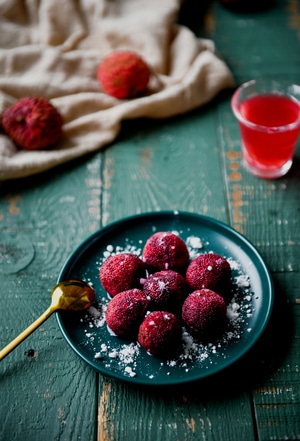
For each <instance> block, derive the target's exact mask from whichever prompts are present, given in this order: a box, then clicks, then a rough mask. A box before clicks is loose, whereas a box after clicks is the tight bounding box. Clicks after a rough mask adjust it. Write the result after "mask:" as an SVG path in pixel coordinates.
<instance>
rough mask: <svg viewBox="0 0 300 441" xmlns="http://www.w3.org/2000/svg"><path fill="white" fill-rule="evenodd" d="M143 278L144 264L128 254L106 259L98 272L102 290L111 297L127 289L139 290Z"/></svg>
mask: <svg viewBox="0 0 300 441" xmlns="http://www.w3.org/2000/svg"><path fill="white" fill-rule="evenodd" d="M145 276H146V270H145V264H144V263H143V261H142V260H141V259H140V258H139V257H138V256H136V255H134V254H130V253H121V254H116V255H114V256H110V257H108V258H107V259H106V260H105V261H104V262H103V264H102V266H101V267H100V272H99V277H100V281H101V283H102V285H103V288H104V289H105V290H106V291H107V292H108V293H109V294H110V295H111V296H112V297H113V296H115V295H116V294H118V293H119V292H122V291H126V290H128V289H132V288H141V283H140V281H141V279H143V278H145Z"/></svg>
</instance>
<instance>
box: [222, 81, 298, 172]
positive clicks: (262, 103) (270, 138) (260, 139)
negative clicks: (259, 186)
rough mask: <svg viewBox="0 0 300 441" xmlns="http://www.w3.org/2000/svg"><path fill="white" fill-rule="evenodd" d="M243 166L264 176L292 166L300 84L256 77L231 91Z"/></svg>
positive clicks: (296, 137) (295, 142)
mask: <svg viewBox="0 0 300 441" xmlns="http://www.w3.org/2000/svg"><path fill="white" fill-rule="evenodd" d="M231 107H232V111H233V113H234V115H235V116H236V118H237V120H238V123H239V128H240V134H241V141H242V151H243V160H244V164H245V167H246V169H248V171H249V172H250V173H252V174H254V175H256V176H259V177H261V178H266V179H273V178H279V177H281V176H283V175H285V174H286V173H287V172H288V170H289V169H290V168H291V166H292V161H293V155H294V152H295V149H296V146H297V141H298V138H299V133H300V86H299V85H297V84H291V83H290V82H287V81H285V80H270V79H257V80H251V81H249V82H247V83H244V84H242V85H241V86H240V87H239V88H238V89H237V90H236V91H235V92H234V94H233V96H232V99H231Z"/></svg>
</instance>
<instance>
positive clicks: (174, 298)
mask: <svg viewBox="0 0 300 441" xmlns="http://www.w3.org/2000/svg"><path fill="white" fill-rule="evenodd" d="M143 291H144V293H145V294H146V295H147V296H148V297H149V298H150V308H151V309H155V310H163V311H173V312H176V311H178V310H179V309H180V308H181V306H182V302H183V300H184V297H185V293H186V282H185V279H184V277H183V276H182V275H181V274H179V273H177V272H176V271H172V270H165V271H158V272H156V273H154V274H151V275H150V276H149V277H148V278H147V279H146V280H145V282H144V286H143Z"/></svg>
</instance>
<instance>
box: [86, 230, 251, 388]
mask: <svg viewBox="0 0 300 441" xmlns="http://www.w3.org/2000/svg"><path fill="white" fill-rule="evenodd" d="M173 233H175V234H178V235H180V234H181V233H182V232H178V231H173ZM185 242H186V245H187V248H188V251H189V254H190V258H191V260H192V259H194V258H195V257H197V256H198V255H199V254H201V253H203V252H214V251H213V250H211V249H210V247H209V243H208V242H207V241H206V240H205V239H204V238H200V237H197V236H195V235H190V236H187V237H186V239H185ZM142 249H143V243H142V241H139V242H138V243H137V244H136V243H135V244H133V243H131V242H130V241H129V240H128V241H127V240H126V243H124V245H118V246H113V245H111V244H109V245H107V246H106V249H105V250H104V251H103V254H102V256H100V257H99V261H97V262H96V265H97V266H98V267H100V265H101V264H102V263H103V262H104V260H105V259H107V258H108V257H109V256H112V255H115V254H118V253H132V254H135V255H137V256H141V254H142ZM224 257H225V258H226V259H227V261H228V262H229V264H230V267H231V270H232V289H231V291H232V292H231V300H230V302H229V303H228V306H227V327H226V331H225V332H224V334H223V336H222V338H221V339H220V340H218V341H215V342H213V343H210V344H206V345H204V344H202V343H200V342H199V341H197V340H196V339H194V338H193V337H192V336H191V335H190V334H189V332H188V331H187V330H186V329H185V328H183V331H182V351H181V353H180V354H179V355H178V357H176V359H174V360H166V361H162V360H157V366H158V368H157V372H159V371H161V370H164V371H165V372H166V374H167V375H172V372H173V370H174V369H176V370H177V371H178V369H180V370H181V371H182V372H183V373H184V372H191V371H192V370H193V369H195V368H197V367H199V366H200V365H201V366H204V367H205V368H207V369H208V368H209V366H210V365H211V364H214V363H217V362H218V358H220V357H221V358H223V359H224V358H226V356H227V355H226V348H227V347H228V345H232V344H234V343H235V342H237V341H239V340H240V339H241V337H242V335H245V334H249V333H251V326H250V325H249V323H250V321H251V317H252V315H253V312H254V307H253V302H252V300H253V292H252V290H251V281H250V278H249V276H248V275H247V274H245V273H244V272H243V270H242V268H241V265H240V263H239V262H238V261H236V260H234V259H233V258H232V257H231V256H224ZM109 300H110V297H109V296H108V295H107V296H104V295H103V296H102V298H101V299H99V300H98V301H97V303H95V304H94V305H93V306H91V307H90V308H89V309H88V310H87V311H86V312H85V314H84V316H83V317H82V318H81V325H82V326H83V329H84V335H85V340H84V341H83V342H82V343H81V344H82V345H83V346H84V345H86V346H89V350H92V351H93V353H94V359H95V361H97V363H102V364H103V366H105V368H107V369H110V370H113V371H118V372H120V373H122V375H124V376H127V377H130V378H134V377H136V376H138V375H140V359H141V358H143V360H144V361H143V375H144V376H147V378H148V379H150V380H151V379H153V380H155V375H156V373H157V372H153V370H152V369H150V368H149V370H148V371H147V366H146V365H145V357H151V356H149V355H148V354H146V352H145V351H144V350H143V349H142V348H141V347H140V346H139V344H138V343H136V342H127V341H125V340H122V339H120V338H118V337H117V336H112V335H111V334H109V335H110V338H107V339H106V340H105V341H104V337H103V336H104V334H105V333H106V332H108V333H109V330H108V329H107V325H106V321H105V311H106V308H107V304H108V302H109ZM99 330H101V332H99ZM146 359H147V358H146Z"/></svg>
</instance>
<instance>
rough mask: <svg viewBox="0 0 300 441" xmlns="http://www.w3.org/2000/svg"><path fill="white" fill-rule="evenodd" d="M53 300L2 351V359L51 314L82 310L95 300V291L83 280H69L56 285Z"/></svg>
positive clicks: (0, 357)
mask: <svg viewBox="0 0 300 441" xmlns="http://www.w3.org/2000/svg"><path fill="white" fill-rule="evenodd" d="M51 296H52V300H51V305H50V306H49V308H48V309H46V311H45V312H44V313H43V314H42V315H41V316H40V317H39V318H38V319H37V320H35V322H33V323H32V324H31V325H30V326H28V328H27V329H25V331H23V332H22V333H21V334H20V335H18V337H16V338H15V339H14V340H13V341H12V342H11V343H9V344H8V345H7V346H6V347H5V348H4V349H2V350H1V351H0V361H1V360H2V359H3V358H4V357H6V355H8V354H9V353H10V352H11V351H12V350H13V349H15V348H16V347H17V346H18V345H19V344H20V343H21V342H22V341H23V340H25V338H27V337H28V336H29V335H30V334H31V333H32V332H33V331H35V330H36V328H38V327H39V326H40V325H41V324H42V323H43V322H44V321H45V320H47V318H49V317H50V315H51V314H52V313H53V312H55V311H58V310H60V309H63V310H67V311H82V310H84V309H86V308H88V307H89V306H91V304H92V303H93V301H94V298H95V291H94V290H93V288H92V287H91V286H90V285H88V284H87V283H85V282H82V281H81V280H67V281H65V282H60V283H59V284H58V285H56V286H55V287H54V288H53V289H52V292H51Z"/></svg>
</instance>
